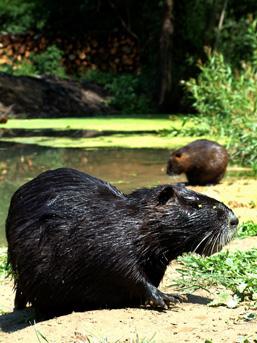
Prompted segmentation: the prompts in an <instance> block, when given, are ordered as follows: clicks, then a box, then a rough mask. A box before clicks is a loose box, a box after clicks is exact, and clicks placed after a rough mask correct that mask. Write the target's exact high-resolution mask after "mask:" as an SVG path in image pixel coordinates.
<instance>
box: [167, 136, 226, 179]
mask: <svg viewBox="0 0 257 343" xmlns="http://www.w3.org/2000/svg"><path fill="white" fill-rule="evenodd" d="M227 164H228V153H227V150H226V149H225V148H224V147H223V146H221V145H220V144H218V143H216V142H213V141H209V140H207V139H198V140H196V141H194V142H192V143H190V144H188V145H185V146H184V147H182V148H180V149H178V150H175V151H172V152H171V154H170V157H169V159H168V163H167V174H168V175H179V174H181V173H185V174H186V176H187V179H188V181H189V183H190V184H192V185H206V184H216V183H219V181H220V180H221V179H222V178H223V176H224V175H225V172H226V168H227Z"/></svg>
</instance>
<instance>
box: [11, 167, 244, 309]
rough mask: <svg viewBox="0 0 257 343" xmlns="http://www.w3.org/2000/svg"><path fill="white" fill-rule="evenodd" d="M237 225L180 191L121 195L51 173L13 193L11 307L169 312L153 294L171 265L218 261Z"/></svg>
mask: <svg viewBox="0 0 257 343" xmlns="http://www.w3.org/2000/svg"><path fill="white" fill-rule="evenodd" d="M237 225H238V219H237V217H236V216H235V215H234V213H233V212H232V211H231V210H230V209H229V208H227V207H226V206H225V205H223V204H222V203H220V202H218V201H217V200H214V199H212V198H209V197H207V196H205V195H202V194H200V193H196V192H194V191H191V190H188V189H186V188H185V187H184V186H183V185H162V186H157V187H155V188H152V189H139V190H136V191H134V192H133V193H131V194H129V195H125V194H122V193H121V192H119V191H118V190H117V189H116V188H115V187H114V186H112V185H111V184H109V183H107V182H104V181H102V180H99V179H97V178H95V177H92V176H90V175H87V174H85V173H82V172H80V171H77V170H74V169H70V168H60V169H56V170H53V171H47V172H45V173H43V174H41V175H39V176H38V177H36V178H35V179H33V180H31V181H29V182H28V183H26V184H24V185H23V186H21V187H20V188H19V189H18V190H17V191H16V192H15V194H14V195H13V197H12V199H11V204H10V208H9V213H8V217H7V220H6V237H7V242H8V263H9V264H10V265H11V267H12V271H13V272H12V274H13V277H14V279H15V285H16V297H15V306H16V308H23V307H25V306H26V303H27V302H30V303H32V305H33V306H34V307H35V308H36V309H39V310H41V311H44V312H48V311H71V310H80V309H88V308H97V307H103V306H108V307H120V306H125V305H132V304H133V305H137V306H138V305H139V304H146V305H151V306H152V307H153V308H157V307H159V308H166V307H167V306H168V305H169V304H171V303H173V302H176V301H178V300H179V295H174V294H164V293H162V292H160V291H159V290H158V289H157V287H158V285H159V283H160V281H161V280H162V278H163V275H164V272H165V270H166V267H167V265H168V264H169V262H170V261H171V260H173V259H175V258H176V257H177V256H179V255H181V254H182V253H184V252H190V251H195V252H197V253H200V254H202V255H207V256H209V255H211V254H213V253H215V252H217V251H220V250H221V248H222V247H223V246H224V245H225V244H226V243H228V242H229V241H230V240H231V238H232V237H233V235H234V233H235V231H236V227H237Z"/></svg>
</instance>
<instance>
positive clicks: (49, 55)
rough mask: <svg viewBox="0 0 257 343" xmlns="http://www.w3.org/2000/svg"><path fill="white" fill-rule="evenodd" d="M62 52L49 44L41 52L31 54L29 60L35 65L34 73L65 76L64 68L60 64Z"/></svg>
mask: <svg viewBox="0 0 257 343" xmlns="http://www.w3.org/2000/svg"><path fill="white" fill-rule="evenodd" d="M62 55H63V52H62V51H61V50H59V49H58V48H57V47H56V45H51V46H49V47H48V48H47V49H46V51H45V52H43V53H42V54H37V55H32V57H31V60H32V63H33V65H34V66H35V70H36V74H38V75H42V74H53V75H56V76H59V77H64V76H65V70H64V68H63V67H62V66H61V59H62Z"/></svg>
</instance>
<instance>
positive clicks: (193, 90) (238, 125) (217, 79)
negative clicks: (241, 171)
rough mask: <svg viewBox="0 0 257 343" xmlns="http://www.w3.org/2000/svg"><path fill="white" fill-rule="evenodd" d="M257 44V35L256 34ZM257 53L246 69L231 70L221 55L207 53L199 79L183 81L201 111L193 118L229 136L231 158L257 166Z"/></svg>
mask: <svg viewBox="0 0 257 343" xmlns="http://www.w3.org/2000/svg"><path fill="white" fill-rule="evenodd" d="M256 46H257V35H256ZM256 63H257V54H256V56H255V60H254V61H253V62H252V63H243V64H242V69H243V71H241V72H239V71H235V72H233V71H232V68H231V67H230V65H228V64H227V63H226V62H225V60H224V57H223V55H222V54H219V53H211V52H210V51H209V52H208V61H207V63H206V64H202V63H201V61H200V62H199V63H198V66H199V68H200V70H201V73H200V75H199V77H198V79H190V80H189V81H187V82H184V84H185V86H186V88H187V90H188V91H189V92H190V94H191V95H192V96H193V99H194V107H195V108H196V109H197V111H198V112H199V115H198V116H197V117H194V118H193V120H194V121H195V123H196V124H197V125H198V124H199V123H205V124H206V125H207V126H209V130H210V131H211V132H213V133H214V134H215V135H218V136H228V137H230V142H229V143H228V146H227V147H228V148H229V149H230V151H231V157H232V159H234V160H238V161H239V162H240V163H243V164H244V163H247V164H250V165H251V166H252V168H253V169H255V170H256V169H257V122H256V115H257V113H256V105H257V82H256V81H257V70H256Z"/></svg>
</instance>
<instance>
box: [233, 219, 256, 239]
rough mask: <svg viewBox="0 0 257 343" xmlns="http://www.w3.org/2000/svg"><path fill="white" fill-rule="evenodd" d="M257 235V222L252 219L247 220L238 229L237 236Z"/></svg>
mask: <svg viewBox="0 0 257 343" xmlns="http://www.w3.org/2000/svg"><path fill="white" fill-rule="evenodd" d="M252 236H257V224H255V223H254V222H253V221H252V220H249V221H247V222H245V223H244V224H243V225H242V226H240V228H239V229H238V231H237V234H236V237H237V238H246V237H252Z"/></svg>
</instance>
